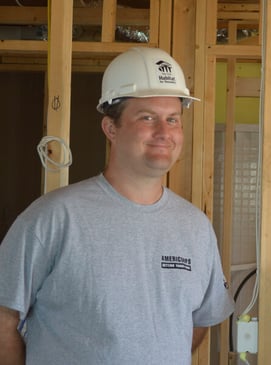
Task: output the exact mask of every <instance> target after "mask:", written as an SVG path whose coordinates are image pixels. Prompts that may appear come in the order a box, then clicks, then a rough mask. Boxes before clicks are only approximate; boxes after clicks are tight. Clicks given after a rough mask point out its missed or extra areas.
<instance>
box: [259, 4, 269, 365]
mask: <svg viewBox="0 0 271 365" xmlns="http://www.w3.org/2000/svg"><path fill="white" fill-rule="evenodd" d="M263 14H264V16H265V19H264V23H265V32H264V34H263V35H264V50H265V52H264V59H263V65H264V94H263V110H262V112H263V113H262V121H263V139H262V142H263V145H262V147H263V163H262V205H261V258H260V296H259V353H258V365H266V364H268V363H269V362H270V348H271V336H270V323H271V310H270V298H271V230H270V217H271V168H270V166H271V116H270V97H271V68H270V59H271V48H270V46H269V45H270V42H271V4H270V1H266V2H265V7H264V9H263Z"/></svg>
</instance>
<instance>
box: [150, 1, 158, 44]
mask: <svg viewBox="0 0 271 365" xmlns="http://www.w3.org/2000/svg"><path fill="white" fill-rule="evenodd" d="M159 7H160V0H150V40H149V42H150V43H152V44H156V45H157V46H158V41H159V10H160V9H159Z"/></svg>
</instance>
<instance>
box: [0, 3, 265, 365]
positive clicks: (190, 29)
mask: <svg viewBox="0 0 271 365" xmlns="http://www.w3.org/2000/svg"><path fill="white" fill-rule="evenodd" d="M263 4H265V7H264V8H263ZM73 5H74V4H73V1H72V0H51V22H50V24H51V29H50V31H51V37H50V39H49V41H48V42H47V41H46V40H45V41H38V40H27V41H26V40H3V41H1V42H0V55H1V58H0V71H2V70H18V69H20V70H44V71H48V79H47V80H46V81H48V95H47V97H48V104H47V110H46V113H45V114H46V118H45V119H46V121H47V123H46V134H47V135H52V136H56V137H60V138H62V139H63V141H65V142H66V143H67V144H69V133H70V124H69V123H70V121H69V120H70V96H71V95H70V94H71V90H70V86H71V85H70V84H71V73H72V71H73V70H76V71H81V72H103V70H104V69H105V67H106V66H107V64H108V63H109V62H110V60H111V59H112V58H113V57H114V56H116V55H117V54H119V53H122V52H124V51H126V50H127V49H128V48H130V47H131V46H133V45H134V43H132V42H117V41H116V39H115V38H116V37H115V29H116V26H117V25H126V26H129V25H131V26H136V25H138V26H144V27H149V42H148V43H141V44H140V45H141V46H142V47H147V46H150V47H161V48H163V49H165V50H166V51H168V52H169V53H171V54H172V55H173V56H174V57H175V58H176V60H177V61H178V62H179V63H180V64H181V66H182V68H183V70H184V73H185V76H186V82H187V85H188V88H189V89H190V91H191V94H192V95H194V96H196V97H198V98H200V99H201V101H200V102H194V104H193V106H192V108H191V109H190V110H188V111H186V110H185V111H184V115H183V120H184V133H185V146H184V150H183V153H182V155H181V157H180V159H179V160H178V161H177V163H176V164H175V166H174V167H173V168H172V170H171V171H170V173H169V174H168V175H167V177H166V178H165V183H166V184H168V186H169V187H170V188H171V189H172V190H173V191H175V192H176V193H177V194H179V195H182V196H183V197H185V198H186V199H188V200H191V201H192V202H193V203H194V204H195V205H196V206H198V207H199V208H200V209H201V210H203V211H204V212H205V213H206V215H207V216H208V217H209V218H210V219H212V217H213V180H214V132H215V81H216V80H215V78H216V63H217V60H221V59H223V60H225V62H227V65H228V66H227V67H228V85H227V86H228V93H227V94H228V96H227V100H228V101H227V117H226V125H227V128H226V135H225V138H226V143H225V145H226V149H225V171H224V176H225V181H224V182H225V196H224V222H223V224H224V227H227V229H225V230H224V236H223V245H222V247H221V255H222V263H223V269H224V272H225V274H226V277H227V279H228V280H229V279H230V276H231V271H230V268H231V226H232V214H231V213H232V212H231V211H232V207H231V202H232V200H231V199H232V185H231V182H232V176H233V149H234V99H235V96H236V95H238V96H246V95H251V90H252V91H253V93H254V94H253V95H254V96H257V97H258V96H260V93H261V90H260V89H261V84H260V80H259V79H252V78H248V79H245V80H244V79H241V78H240V79H238V78H237V77H236V75H235V69H236V61H237V60H238V59H242V60H247V61H249V60H257V61H260V60H261V58H262V56H264V59H263V62H264V91H265V93H264V98H263V115H262V118H263V121H264V128H263V166H262V167H263V168H262V207H261V213H262V216H261V266H260V296H259V318H260V321H259V354H258V365H266V364H268V363H269V357H270V356H269V349H270V348H271V336H270V335H269V323H270V321H271V311H270V298H271V231H270V216H271V169H270V165H271V157H270V156H271V120H270V114H271V113H270V102H269V101H270V97H271V71H270V59H271V48H270V47H268V46H266V49H264V54H263V48H262V46H261V43H262V39H264V44H265V45H269V44H270V42H271V36H270V34H271V5H270V1H264V0H262V1H260V2H257V1H256V0H255V3H252V2H251V1H249V2H247V1H243V2H241V1H237V2H236V3H233V2H232V1H229V2H228V3H226V2H225V1H223V3H222V2H221V3H220V2H219V1H218V0H150V7H149V9H137V8H129V7H118V6H117V0H104V1H103V6H101V7H97V8H95V7H94V8H83V7H73ZM0 8H1V11H0V24H14V25H24V24H32V25H41V24H47V9H46V7H16V6H1V7H0ZM60 14H61V16H59V15H60ZM74 24H76V25H86V26H89V27H92V26H97V27H101V35H100V37H101V39H100V40H99V41H92V40H91V41H80V40H78V41H72V29H73V25H74ZM262 24H263V25H264V26H263V28H262V26H261V25H262ZM220 26H225V27H226V28H227V30H228V43H226V44H218V43H217V39H216V32H217V28H218V27H220ZM244 26H249V27H251V28H253V27H254V26H255V27H256V28H257V29H258V33H259V34H257V35H256V36H255V37H252V38H251V39H248V40H245V41H242V42H239V41H238V39H237V31H238V30H240V29H242V27H244ZM262 31H263V34H262ZM262 36H263V37H262ZM47 56H49V58H48V59H49V63H48V66H47ZM59 147H60V146H59V145H58V144H57V143H52V144H49V145H48V151H49V154H50V157H51V158H53V159H54V160H56V161H60V160H61V151H60V148H59ZM45 175H46V176H45V178H44V182H45V189H44V191H45V192H47V191H50V190H53V189H55V188H57V187H60V186H63V185H66V184H68V169H61V170H60V171H59V172H49V171H48V172H46V174H45ZM228 332H229V325H228V322H227V321H226V322H224V323H223V324H222V325H221V327H220V332H219V334H220V340H219V346H218V347H219V351H220V354H219V364H217V365H228V363H229V343H228ZM211 343H212V339H211V334H210V331H209V332H208V335H207V336H206V337H205V339H204V342H203V344H202V345H201V346H200V347H199V349H198V351H196V352H195V354H194V356H193V365H209V364H210V361H211V356H210V345H211Z"/></svg>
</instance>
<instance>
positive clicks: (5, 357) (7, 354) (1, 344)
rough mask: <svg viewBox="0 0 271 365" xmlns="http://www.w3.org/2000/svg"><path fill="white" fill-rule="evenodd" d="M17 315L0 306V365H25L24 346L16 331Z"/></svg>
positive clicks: (15, 312)
mask: <svg viewBox="0 0 271 365" xmlns="http://www.w3.org/2000/svg"><path fill="white" fill-rule="evenodd" d="M18 323H19V313H18V312H17V311H14V310H12V309H8V308H5V307H1V306H0V365H25V346H24V342H23V340H22V338H21V335H20V334H19V332H18V331H17V326H18Z"/></svg>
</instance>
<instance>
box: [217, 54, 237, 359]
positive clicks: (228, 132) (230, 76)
mask: <svg viewBox="0 0 271 365" xmlns="http://www.w3.org/2000/svg"><path fill="white" fill-rule="evenodd" d="M235 68H236V60H235V58H230V59H229V60H228V69H227V90H228V94H227V107H226V110H227V114H226V128H225V151H224V156H225V157H224V161H225V162H224V206H223V211H224V214H223V227H224V229H223V240H222V245H221V247H220V251H221V256H222V265H223V269H224V274H225V276H226V278H227V280H228V281H230V279H231V246H232V199H233V198H232V197H233V174H234V168H233V166H234V165H233V163H234V129H235V119H234V115H235V108H234V105H235V95H236V86H235V74H236V71H235ZM220 327H221V328H220V337H221V339H220V365H227V364H228V353H229V322H228V321H224V322H223V323H222V324H221V326H220Z"/></svg>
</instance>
